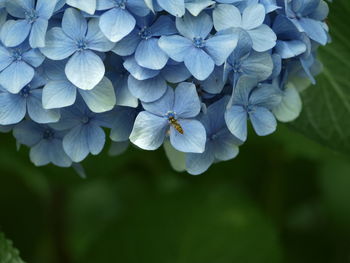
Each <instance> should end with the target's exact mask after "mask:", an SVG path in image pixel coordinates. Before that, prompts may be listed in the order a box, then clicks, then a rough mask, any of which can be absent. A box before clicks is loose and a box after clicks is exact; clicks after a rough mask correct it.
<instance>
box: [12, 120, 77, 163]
mask: <svg viewBox="0 0 350 263" xmlns="http://www.w3.org/2000/svg"><path fill="white" fill-rule="evenodd" d="M13 135H14V136H15V138H16V140H17V141H18V143H20V144H24V145H26V146H28V147H30V148H31V149H30V153H29V156H30V160H31V161H32V162H33V163H34V164H35V165H37V166H43V165H47V164H49V163H53V164H54V165H57V166H59V167H70V166H71V165H72V160H71V159H70V158H69V157H68V155H67V154H66V153H65V152H64V150H63V146H62V138H63V136H64V135H65V132H62V131H57V130H55V129H53V128H51V127H49V126H47V125H39V124H37V123H35V122H33V121H29V120H26V121H23V122H21V123H20V124H18V125H16V126H15V127H14V128H13Z"/></svg>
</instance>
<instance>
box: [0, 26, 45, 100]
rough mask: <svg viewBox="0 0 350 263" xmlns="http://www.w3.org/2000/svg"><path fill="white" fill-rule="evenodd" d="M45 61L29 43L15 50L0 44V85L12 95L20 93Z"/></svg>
mask: <svg viewBox="0 0 350 263" xmlns="http://www.w3.org/2000/svg"><path fill="white" fill-rule="evenodd" d="M2 33H3V31H2V32H1V35H0V38H1V36H2ZM44 59H45V57H44V56H43V55H42V54H41V53H40V52H39V51H38V50H37V49H32V48H30V46H29V45H28V44H27V43H23V44H22V45H20V46H18V47H14V48H8V47H6V46H4V45H2V44H0V85H1V86H2V87H3V88H5V89H6V90H8V91H9V92H11V93H18V92H19V91H20V90H21V89H22V88H23V87H24V86H26V85H27V84H28V83H29V82H30V81H31V80H32V79H33V77H34V75H35V68H37V67H39V66H40V65H41V64H42V63H43V61H44Z"/></svg>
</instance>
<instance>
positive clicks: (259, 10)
mask: <svg viewBox="0 0 350 263" xmlns="http://www.w3.org/2000/svg"><path fill="white" fill-rule="evenodd" d="M264 19H265V8H264V6H263V5H262V4H253V5H248V7H247V8H245V9H244V11H243V14H242V27H243V28H244V29H245V30H250V29H254V28H257V27H259V26H261V25H262V23H263V22H264Z"/></svg>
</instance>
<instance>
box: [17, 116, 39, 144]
mask: <svg viewBox="0 0 350 263" xmlns="http://www.w3.org/2000/svg"><path fill="white" fill-rule="evenodd" d="M42 134H43V128H42V126H40V125H39V124H37V123H35V122H33V121H29V120H25V121H22V122H21V123H19V124H18V125H16V126H15V127H14V128H13V136H14V137H15V138H16V140H17V141H18V142H19V143H20V144H24V145H26V146H29V147H32V146H34V145H35V144H37V143H39V142H40V140H42V138H43V136H42Z"/></svg>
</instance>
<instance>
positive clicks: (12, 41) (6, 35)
mask: <svg viewBox="0 0 350 263" xmlns="http://www.w3.org/2000/svg"><path fill="white" fill-rule="evenodd" d="M31 28H32V26H31V24H29V23H28V22H27V21H26V20H17V21H14V20H9V21H7V22H6V23H5V24H4V25H3V26H2V27H1V35H0V36H1V41H2V43H4V45H5V46H7V47H15V46H18V45H19V44H21V43H23V42H24V40H25V39H26V38H27V36H28V35H29V32H30V29H31Z"/></svg>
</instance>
